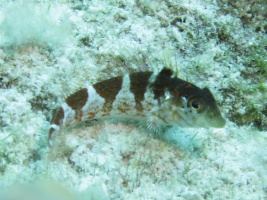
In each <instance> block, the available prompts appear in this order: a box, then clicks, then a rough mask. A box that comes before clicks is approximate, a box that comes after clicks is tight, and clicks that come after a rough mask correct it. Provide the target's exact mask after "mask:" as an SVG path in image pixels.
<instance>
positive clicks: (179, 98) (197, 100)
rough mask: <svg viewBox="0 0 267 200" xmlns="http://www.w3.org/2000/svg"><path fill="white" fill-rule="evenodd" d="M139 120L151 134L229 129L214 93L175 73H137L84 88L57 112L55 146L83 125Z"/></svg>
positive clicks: (50, 139) (52, 136)
mask: <svg viewBox="0 0 267 200" xmlns="http://www.w3.org/2000/svg"><path fill="white" fill-rule="evenodd" d="M102 118H103V119H105V118H134V119H137V120H142V121H143V122H145V124H146V126H147V127H148V129H149V130H152V131H157V130H160V127H164V126H180V127H195V128H198V127H200V128H209V127H213V128H223V127H224V126H225V124H226V120H225V119H224V118H223V116H222V114H221V112H220V110H219V108H218V106H217V103H216V101H215V98H214V96H213V95H212V93H211V92H210V90H209V89H208V88H207V87H205V88H203V89H201V88H199V87H197V86H196V85H194V84H193V83H190V82H187V81H185V80H182V79H179V78H177V77H176V76H175V75H174V72H173V70H171V69H168V68H163V69H162V70H161V71H160V72H159V73H157V74H156V73H153V72H151V71H145V72H135V73H131V74H126V75H124V76H117V77H113V78H110V79H107V80H104V81H100V82H98V83H96V84H94V85H92V86H89V87H87V88H82V89H80V90H78V91H76V92H74V93H73V94H71V95H70V96H69V97H67V98H66V100H65V101H64V102H63V103H62V104H61V105H60V106H59V107H58V108H57V110H56V112H55V114H54V116H53V118H52V120H51V122H50V129H49V136H48V142H49V145H50V146H52V145H53V143H54V140H55V137H56V135H57V133H58V132H60V130H62V129H64V128H66V127H70V126H73V125H76V124H78V123H79V122H82V121H88V120H94V119H102Z"/></svg>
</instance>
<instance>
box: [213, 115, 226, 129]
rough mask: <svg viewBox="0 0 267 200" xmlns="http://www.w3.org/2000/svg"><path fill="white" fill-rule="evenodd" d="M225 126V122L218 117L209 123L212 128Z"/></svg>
mask: <svg viewBox="0 0 267 200" xmlns="http://www.w3.org/2000/svg"><path fill="white" fill-rule="evenodd" d="M225 124H226V120H225V119H224V118H223V117H222V116H220V117H217V118H215V119H212V120H211V121H210V125H211V127H213V128H223V127H224V126H225Z"/></svg>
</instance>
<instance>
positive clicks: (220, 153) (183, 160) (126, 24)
mask: <svg viewBox="0 0 267 200" xmlns="http://www.w3.org/2000/svg"><path fill="white" fill-rule="evenodd" d="M222 2H224V1H222ZM225 2H227V1H225ZM227 5H228V4H227V3H225V5H221V4H220V5H219V4H218V3H217V2H216V1H208V0H197V1H189V0H181V1H178V0H177V1H160V0H157V1H146V0H136V1H134V0H129V1H122V0H118V1H100V0H95V1H94V0H93V1H84V2H82V1H77V2H74V3H73V2H63V1H54V2H52V1H35V2H34V3H31V4H30V3H25V2H21V1H15V2H13V3H11V2H9V1H1V3H0V22H1V24H0V27H1V29H0V34H1V37H0V45H1V48H0V67H1V69H0V74H1V77H0V126H1V129H0V188H1V191H2V192H1V195H2V196H1V199H5V198H6V197H4V192H6V193H7V194H8V195H10V196H12V195H13V196H16V197H14V199H16V200H17V199H20V200H21V199H25V200H26V199H30V198H32V199H46V200H48V199H78V200H85V199H86V200H87V199H95V200H98V199H161V200H163V199H164V200H168V199H173V200H176V199H177V200H178V199H179V200H183V199H185V200H198V199H214V200H215V199H218V200H225V199H235V200H264V199H267V133H266V131H264V129H261V130H260V129H258V128H257V127H254V126H253V125H250V124H247V125H243V126H238V125H236V123H235V122H233V121H231V120H229V116H230V114H229V113H230V111H229V110H230V108H231V107H232V106H236V104H237V102H239V100H238V99H237V101H235V105H234V103H233V101H231V99H225V95H224V94H223V92H222V91H224V92H225V91H227V90H222V89H227V88H228V87H229V85H235V86H236V87H237V88H238V87H239V85H242V87H249V85H250V82H249V79H248V80H243V79H242V78H241V75H240V70H241V69H244V68H245V66H244V63H243V62H242V59H241V57H240V56H239V52H238V50H240V49H238V47H240V48H246V45H252V44H255V43H257V41H259V38H264V37H266V33H264V32H261V31H258V32H253V31H252V28H251V27H250V26H247V27H244V26H243V24H242V21H241V20H240V18H238V16H237V15H235V14H234V13H230V14H225V13H224V12H222V8H221V7H223V6H227ZM220 6H221V7H220ZM222 27H224V28H225V29H224V30H225V32H224V34H225V37H226V36H231V39H232V40H235V41H238V43H239V44H240V46H238V47H237V48H236V49H229V38H228V39H227V38H223V36H221V35H219V36H220V37H217V36H216V33H217V31H218V30H220V28H222ZM218 41H219V42H218ZM241 44H242V45H241ZM164 66H167V67H169V68H172V69H175V70H176V71H177V74H178V76H179V77H180V78H183V79H185V80H188V81H190V82H192V83H195V84H196V85H198V86H200V87H204V86H207V87H209V88H210V90H211V91H212V92H213V94H214V96H215V98H216V99H217V101H218V104H219V107H220V109H221V111H222V113H223V115H224V116H225V118H226V120H227V124H226V126H225V128H222V129H201V128H200V129H193V128H191V129H190V128H179V127H173V128H171V129H170V130H168V131H167V132H166V133H165V136H164V138H165V139H164V140H157V139H154V138H153V137H151V136H148V135H147V133H146V132H145V131H144V130H143V129H142V128H139V127H138V126H137V125H135V124H132V123H124V122H120V121H119V122H112V121H101V122H93V123H92V124H90V125H88V124H83V125H80V126H76V127H72V128H71V130H68V131H67V132H68V133H66V134H65V135H64V137H63V138H61V140H62V143H61V144H60V145H56V146H55V147H53V148H48V144H47V133H48V129H49V121H50V120H51V118H52V114H53V110H54V109H55V108H56V107H57V106H58V105H60V103H61V102H63V101H64V99H65V98H66V97H67V96H68V95H69V94H71V93H73V92H74V91H76V90H78V89H79V88H82V87H85V86H88V85H90V84H94V83H96V82H97V81H100V80H104V79H106V78H109V77H113V76H116V75H122V74H125V73H130V72H136V71H146V70H152V71H158V70H159V69H161V68H162V67H164ZM246 81H247V82H246ZM266 87H267V86H266V84H265V89H266ZM257 95H258V96H257ZM257 95H255V96H252V97H251V96H250V97H248V98H252V99H253V98H255V101H256V100H258V101H259V102H261V103H263V104H264V101H266V94H264V93H258V94H257ZM232 96H233V95H232ZM233 98H234V97H233ZM256 98H257V99H256ZM259 99H261V100H259ZM241 101H242V99H240V102H241ZM261 103H259V106H260V105H261ZM236 112H246V108H245V107H242V108H239V109H237V111H236Z"/></svg>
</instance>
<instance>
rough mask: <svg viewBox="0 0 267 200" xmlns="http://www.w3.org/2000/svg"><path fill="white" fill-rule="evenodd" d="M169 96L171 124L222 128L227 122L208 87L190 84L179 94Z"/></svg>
mask: <svg viewBox="0 0 267 200" xmlns="http://www.w3.org/2000/svg"><path fill="white" fill-rule="evenodd" d="M168 97H169V98H168V100H167V101H166V102H167V103H166V105H168V107H169V110H170V111H171V112H170V113H171V116H172V117H171V120H169V122H170V123H169V124H171V125H179V126H181V127H203V128H208V127H213V128H222V127H224V125H225V123H226V121H225V119H224V118H223V116H222V114H221V112H220V110H219V108H218V106H217V104H216V101H215V99H214V97H213V95H212V93H211V92H210V90H209V89H208V88H203V89H200V88H198V87H197V86H195V85H193V84H190V87H187V88H186V87H185V88H184V89H183V90H182V91H180V93H179V95H170V94H168Z"/></svg>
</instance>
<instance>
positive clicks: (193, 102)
mask: <svg viewBox="0 0 267 200" xmlns="http://www.w3.org/2000/svg"><path fill="white" fill-rule="evenodd" d="M188 105H189V106H190V107H191V108H194V109H196V110H199V109H200V102H199V101H198V100H197V99H191V100H190V101H189V104H188Z"/></svg>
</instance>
